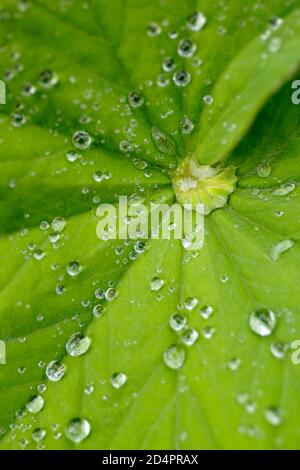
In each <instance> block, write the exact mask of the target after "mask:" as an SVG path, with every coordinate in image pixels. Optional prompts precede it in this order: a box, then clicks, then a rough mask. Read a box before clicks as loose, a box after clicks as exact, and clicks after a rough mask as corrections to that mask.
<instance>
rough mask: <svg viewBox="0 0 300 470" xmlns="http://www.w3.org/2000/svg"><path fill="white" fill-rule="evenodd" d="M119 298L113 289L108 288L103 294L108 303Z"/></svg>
mask: <svg viewBox="0 0 300 470" xmlns="http://www.w3.org/2000/svg"><path fill="white" fill-rule="evenodd" d="M118 296H119V292H118V290H117V289H115V288H114V287H110V288H109V289H107V291H106V292H105V298H106V300H107V301H108V302H112V301H113V300H115V299H116V298H117V297H118Z"/></svg>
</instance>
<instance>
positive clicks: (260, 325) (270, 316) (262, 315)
mask: <svg viewBox="0 0 300 470" xmlns="http://www.w3.org/2000/svg"><path fill="white" fill-rule="evenodd" d="M249 325H250V328H251V330H252V331H253V333H256V334H257V335H258V336H270V335H271V334H272V332H273V330H274V328H275V326H276V316H275V313H274V312H272V310H268V309H266V308H261V309H258V310H256V311H255V312H252V313H251V315H250V320H249Z"/></svg>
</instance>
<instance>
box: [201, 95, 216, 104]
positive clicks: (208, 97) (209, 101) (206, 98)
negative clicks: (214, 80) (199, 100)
mask: <svg viewBox="0 0 300 470" xmlns="http://www.w3.org/2000/svg"><path fill="white" fill-rule="evenodd" d="M203 101H204V103H205V104H207V105H209V106H211V105H212V104H213V102H214V98H213V96H211V95H206V96H204V97H203Z"/></svg>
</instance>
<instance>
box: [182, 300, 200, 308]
mask: <svg viewBox="0 0 300 470" xmlns="http://www.w3.org/2000/svg"><path fill="white" fill-rule="evenodd" d="M197 305H198V299H196V297H188V298H187V299H186V301H185V302H184V306H185V308H186V309H187V310H194V309H195V308H196V307H197Z"/></svg>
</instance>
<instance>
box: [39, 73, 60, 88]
mask: <svg viewBox="0 0 300 470" xmlns="http://www.w3.org/2000/svg"><path fill="white" fill-rule="evenodd" d="M57 82H58V78H57V75H56V74H55V73H54V72H53V71H52V70H43V72H41V73H40V85H41V87H43V88H46V89H49V88H52V87H54V86H55V85H56V84H57Z"/></svg>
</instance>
